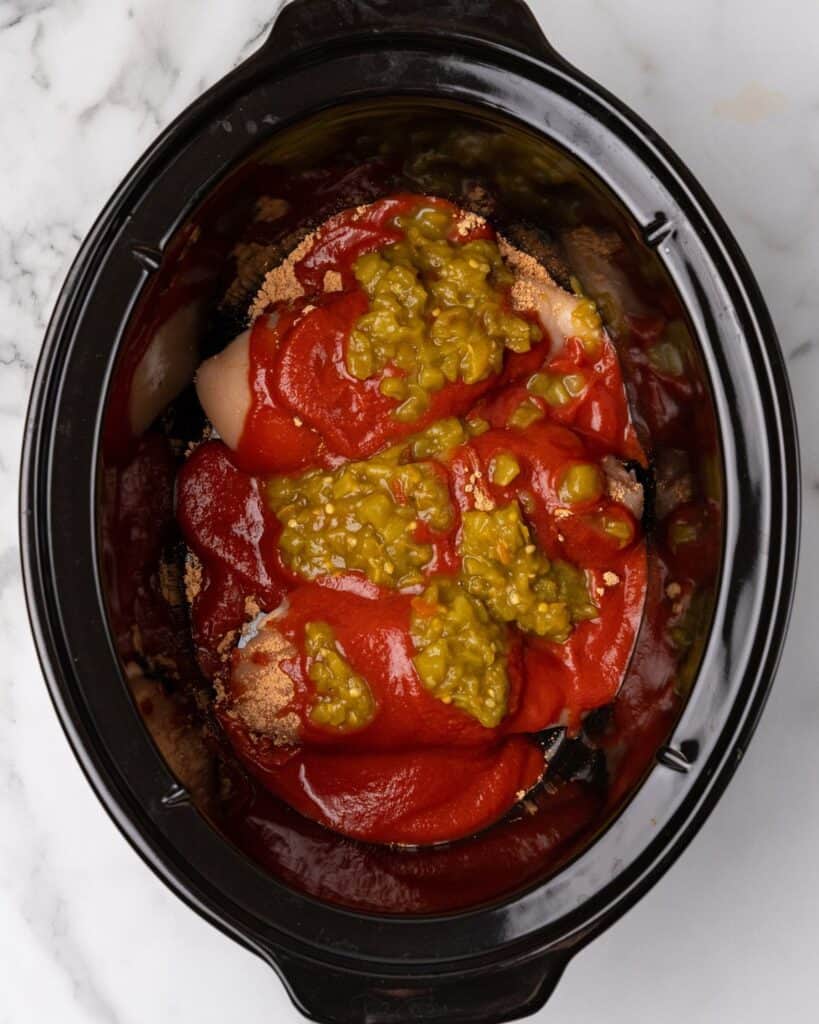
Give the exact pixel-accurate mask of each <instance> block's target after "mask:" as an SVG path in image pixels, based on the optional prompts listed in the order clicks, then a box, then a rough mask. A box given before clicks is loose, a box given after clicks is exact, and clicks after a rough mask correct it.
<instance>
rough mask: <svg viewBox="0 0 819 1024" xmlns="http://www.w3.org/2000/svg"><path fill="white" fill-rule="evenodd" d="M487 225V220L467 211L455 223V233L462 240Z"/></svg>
mask: <svg viewBox="0 0 819 1024" xmlns="http://www.w3.org/2000/svg"><path fill="white" fill-rule="evenodd" d="M485 224H486V220H485V218H483V217H481V216H479V215H478V214H477V213H470V212H469V211H468V210H465V211H464V212H463V213H462V214H461V216H460V217H459V218H458V220H457V221H456V222H455V233H456V234H457V235H459V236H460V237H461V238H466V236H467V235H468V234H470V233H471V232H472V231H474V230H475V229H476V228H481V227H483V226H484V225H485Z"/></svg>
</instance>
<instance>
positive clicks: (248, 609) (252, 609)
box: [245, 597, 262, 619]
mask: <svg viewBox="0 0 819 1024" xmlns="http://www.w3.org/2000/svg"><path fill="white" fill-rule="evenodd" d="M261 610H262V609H261V608H260V607H259V602H258V601H257V600H256V598H255V597H246V598H245V615H246V616H247V618H249V619H255V618H256V616H257V615H259V614H260V612H261Z"/></svg>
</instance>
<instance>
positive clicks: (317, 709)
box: [304, 622, 375, 732]
mask: <svg viewBox="0 0 819 1024" xmlns="http://www.w3.org/2000/svg"><path fill="white" fill-rule="evenodd" d="M304 646H305V653H306V655H307V658H308V668H307V674H308V676H309V677H310V679H311V680H312V681H313V683H315V686H316V700H315V703H314V704H313V706H312V708H311V709H310V720H311V721H312V722H315V723H316V725H323V726H327V727H329V728H333V729H338V730H340V731H343V732H351V731H353V730H355V729H362V728H363V727H364V726H365V725H369V723H370V722H371V721H372V720H373V718H374V716H375V700H374V699H373V695H372V691H371V690H370V686H369V683H368V682H367V680H366V679H365V678H364V677H363V676H360V675H358V674H357V673H355V672H354V671H353V670H352V668H351V667H350V665H349V664H348V662H347V660H346V658H345V657H344V656H343V655H342V653H341V652H340V651H339V649H338V644H337V643H336V637H335V633H334V632H333V629H332V627H331V626H329V625H328V624H327V623H326V622H308V623H307V625H306V626H305V628H304Z"/></svg>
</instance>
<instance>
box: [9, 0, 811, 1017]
mask: <svg viewBox="0 0 819 1024" xmlns="http://www.w3.org/2000/svg"><path fill="white" fill-rule="evenodd" d="M275 5H276V0H242V2H241V3H227V2H226V0H130V2H128V0H0V96H2V104H0V1022H2V1024H31V1022H40V1021H50V1020H59V1021H60V1022H61V1024H90V1022H111V1024H113V1022H115V1021H116V1022H121V1024H143V1022H145V1021H160V1022H163V1024H165V1022H196V1024H207V1022H217V1021H222V1020H224V1019H226V1018H227V1019H235V1020H241V1021H242V1022H243V1024H255V1022H259V1024H262V1022H264V1024H270V1022H271V1021H275V1022H277V1024H280V1022H281V1024H286V1022H290V1021H292V1022H295V1021H297V1020H298V1019H300V1018H298V1016H297V1014H296V1013H295V1011H294V1010H293V1009H292V1008H291V1007H290V1005H289V1003H288V1001H287V999H286V997H285V994H284V991H283V989H282V987H281V985H280V984H279V982H278V981H277V980H276V979H275V977H274V976H273V975H272V973H271V972H270V970H269V969H268V968H266V967H265V966H264V965H263V964H262V963H261V962H259V961H257V960H256V959H254V958H253V957H252V956H250V954H248V953H245V952H244V951H243V950H241V949H240V948H239V947H238V946H236V945H234V944H232V943H231V942H229V941H228V940H227V939H225V938H223V937H222V936H221V935H220V934H218V933H217V932H216V931H215V930H213V929H212V928H211V927H210V926H208V925H206V924H205V923H204V922H202V921H200V920H199V919H198V918H197V917H196V916H194V914H193V913H192V912H191V911H189V910H188V909H187V908H186V907H184V906H183V905H182V904H181V903H180V902H178V901H177V900H176V899H175V898H174V897H173V896H172V895H171V894H170V893H169V892H168V891H167V890H166V889H165V888H164V887H163V886H162V885H161V884H160V883H159V882H158V881H157V880H156V879H155V878H154V877H153V875H152V874H151V873H150V872H149V871H148V869H147V868H146V867H144V865H143V864H142V863H141V861H140V860H139V859H138V858H137V856H136V854H135V853H134V852H133V851H132V850H131V849H130V848H129V847H128V845H127V844H126V843H125V841H124V840H123V839H122V838H121V837H120V835H119V834H118V833H117V832H116V830H115V829H114V827H113V825H112V824H111V823H110V822H109V820H108V818H107V817H106V815H105V814H104V812H103V811H102V809H101V807H100V806H99V805H98V803H97V801H96V799H95V798H94V797H93V795H92V794H91V792H90V790H89V789H88V787H87V785H86V784H85V782H84V780H83V778H82V776H81V774H80V771H79V769H78V767H77V766H76V764H75V763H74V760H73V757H72V756H71V754H70V753H69V750H68V747H67V745H66V743H65V741H64V739H63V737H62V734H61V732H60V730H59V727H58V725H57V722H56V719H55V716H54V714H53V712H52V709H51V706H50V704H49V702H48V699H47V697H46V692H45V688H44V685H43V683H42V681H41V678H40V673H39V669H38V667H37V664H36V661H35V657H34V652H33V649H32V644H31V640H30V638H29V636H28V627H27V622H26V617H25V609H24V605H23V597H22V591H21V583H20V574H19V570H18V562H17V553H16V544H17V527H16V477H17V465H18V455H19V446H20V438H21V432H22V423H23V416H24V411H25V403H26V394H27V391H28V387H29V384H30V381H31V377H32V368H33V365H34V362H35V360H36V358H37V351H38V348H39V345H40V340H41V337H42V334H43V330H44V327H45V324H46V321H47V319H48V316H49V312H50V310H51V307H52V305H53V303H54V300H55V298H56V294H57V291H58V289H59V286H60V283H61V280H62V278H63V276H64V274H65V272H66V270H67V268H68V265H69V263H70V261H71V259H72V258H73V256H74V253H75V251H76V249H77V247H78V245H79V242H80V240H81V238H82V236H83V235H84V233H85V232H86V230H87V229H88V227H89V226H90V224H91V222H92V220H93V218H94V216H95V215H96V213H97V211H98V209H99V208H100V206H101V205H102V203H103V202H104V201H105V200H106V199H107V197H108V195H109V193H110V192H111V190H112V189H113V188H114V186H115V185H116V184H117V183H118V181H119V180H120V178H121V177H122V176H123V175H124V174H125V172H126V171H127V170H128V168H129V166H130V165H131V163H132V162H133V161H134V160H135V158H136V157H137V156H138V155H139V154H140V153H141V151H142V150H143V149H144V148H145V147H146V146H147V145H148V143H149V142H150V141H151V140H152V138H153V137H154V135H155V134H156V133H157V131H158V130H159V129H161V128H162V127H163V126H164V125H165V124H167V122H168V121H169V120H170V119H171V118H172V117H173V116H174V115H175V114H176V113H177V112H178V111H180V110H181V109H182V108H183V107H184V106H185V105H187V103H188V102H189V101H190V100H192V99H193V98H194V97H195V96H196V95H197V94H198V93H199V92H201V91H202V90H203V89H204V88H205V87H206V86H207V85H208V84H210V83H211V82H213V81H215V80H216V79H218V78H219V77H221V75H222V74H223V73H225V72H226V71H227V70H228V69H229V68H230V67H231V66H232V65H233V64H234V63H235V62H237V61H238V60H239V59H240V58H241V57H242V56H243V55H246V54H248V53H250V52H251V51H252V50H253V49H254V48H255V46H256V45H257V44H258V41H259V40H260V38H262V36H263V34H264V31H265V27H266V25H267V24H268V23H269V20H270V18H271V16H272V11H273V9H274V7H275ZM535 6H536V9H537V12H538V14H539V15H540V17H541V19H542V21H543V23H544V24H545V26H546V30H547V33H548V34H549V36H550V37H551V38H552V40H553V41H554V43H555V44H556V45H557V47H558V48H559V49H560V50H562V51H563V52H564V53H565V54H566V55H567V56H568V57H569V58H570V59H572V60H573V61H574V62H575V63H576V64H578V65H579V66H580V67H582V68H584V69H586V70H589V71H591V72H592V73H593V74H594V75H595V76H596V77H597V78H599V80H600V81H602V82H603V83H604V84H605V85H606V86H608V87H609V88H610V89H612V90H613V91H614V92H616V93H618V94H619V95H620V96H622V97H623V98H624V99H625V100H626V101H627V102H629V103H630V104H631V105H632V106H633V107H634V108H636V110H637V111H638V112H639V113H640V114H642V115H643V116H644V117H645V118H646V119H647V120H648V121H649V122H650V123H651V124H653V125H654V126H655V127H656V128H657V129H658V130H659V131H660V132H661V133H662V134H663V135H664V136H665V137H666V138H667V139H668V141H669V142H670V143H671V144H672V145H673V146H674V147H675V148H676V149H677V150H678V151H679V152H680V153H681V154H682V155H683V156H684V158H685V159H686V160H687V162H688V163H689V165H690V166H691V168H692V169H693V170H694V172H695V173H696V175H697V176H698V177H699V178H700V180H701V181H702V182H703V184H704V185H705V186H706V188H707V189H708V191H709V192H710V193H711V195H712V197H713V198H714V199H715V200H716V202H717V204H718V205H719V206H720V207H721V209H722V211H723V212H724V214H725V216H726V218H727V220H728V222H729V224H730V225H731V227H732V228H733V229H734V231H735V233H736V234H737V236H738V238H739V240H740V243H741V244H742V245H743V247H744V249H745V252H746V254H747V255H748V257H749V259H750V262H751V264H752V266H753V267H754V269H755V271H756V273H757V275H758V278H759V281H760V283H761V285H762V289H763V291H764V293H765V295H766V297H767V300H768V302H769V304H770V307H771V311H772V313H773V316H774V319H775V321H776V323H777V326H778V329H779V332H780V336H781V339H782V344H783V347H784V349H785V352H786V354H787V356H788V365H789V368H790V370H791V375H792V381H793V387H794V393H795V397H796V403H797V406H798V412H799V419H800V426H801V432H802V444H803V460H804V462H803V473H804V480H805V530H804V540H803V557H802V571H801V574H800V580H799V590H798V595H797V600H796V607H795V611H794V617H793V624H792V628H791V633H790V637H789V639H788V643H787V647H786V651H785V656H784V659H783V663H782V667H781V669H780V672H779V678H778V681H777V685H776V686H775V688H774V691H773V695H772V697H771V700H770V704H769V706H768V710H767V711H766V714H765V716H764V718H763V721H762V724H761V726H760V728H759V732H758V735H757V737H756V739H755V741H754V743H753V744H752V746H751V748H750V751H749V753H748V755H747V756H746V758H745V761H744V763H743V765H742V767H741V770H740V772H739V774H738V776H737V778H736V780H735V781H734V783H733V784H732V786H731V788H730V789H729V791H728V792H727V794H726V795H725V797H724V798H723V800H722V801H721V803H720V804H719V806H718V808H717V810H716V811H715V813H714V814H713V815H712V817H711V819H710V820H709V822H708V824H707V825H706V827H705V828H704V829H703V831H702V832H701V833H700V835H699V836H698V837H697V839H696V840H695V842H694V843H693V845H692V847H691V848H690V849H689V850H688V851H687V852H686V853H685V854H684V856H683V857H682V859H681V861H679V862H678V864H677V865H676V866H675V867H674V868H673V869H672V871H671V872H670V874H669V875H668V876H667V877H666V878H665V879H664V880H663V882H662V883H661V884H660V885H659V886H658V887H657V888H655V889H654V890H653V892H652V893H651V894H650V895H649V896H648V897H647V898H645V899H644V900H643V901H642V902H641V903H640V904H639V906H638V907H637V908H636V909H634V910H633V911H632V912H631V913H629V914H628V915H627V917H626V918H625V919H624V920H622V921H621V922H620V923H619V924H617V925H616V926H615V927H614V928H612V929H611V930H610V931H609V932H608V933H607V934H606V935H605V936H604V937H602V938H601V939H599V940H598V941H597V942H595V943H594V944H593V945H592V946H591V947H590V948H589V949H588V950H587V951H586V952H585V953H583V954H582V955H581V956H580V957H578V958H577V960H576V961H575V962H574V963H573V964H572V966H571V967H570V969H569V971H568V973H567V975H566V976H565V978H564V980H563V982H562V983H561V985H560V987H559V988H558V991H557V994H556V995H555V997H554V999H553V1000H552V1002H551V1003H550V1004H549V1006H548V1007H547V1009H546V1010H545V1011H544V1012H543V1013H542V1015H541V1017H539V1018H538V1019H542V1020H543V1021H549V1020H554V1021H561V1022H562V1024H585V1022H588V1021H591V1020H596V1019H599V1018H603V1017H604V1018H605V1019H606V1021H607V1024H626V1022H628V1024H634V1022H635V1021H637V1022H643V1021H648V1020H654V1019H661V1020H663V1021H665V1022H667V1024H677V1022H680V1024H682V1022H684V1021H685V1022H690V1021H694V1022H696V1024H726V1022H728V1024H730V1022H733V1021H740V1020H742V1021H743V1022H744V1024H748V1022H750V1024H754V1022H762V1021H769V1020H782V1019H786V1018H787V1017H790V1016H799V1017H800V1019H803V1020H809V1019H813V1018H814V1016H815V1013H816V1011H815V1004H816V998H815V992H814V981H815V973H816V949H817V946H818V945H819V914H817V906H819V866H817V865H819V742H817V739H818V738H819V680H817V672H816V661H817V643H816V637H817V630H816V626H815V618H816V608H817V606H818V605H819V537H818V536H817V529H816V527H817V510H819V442H817V431H818V430H819V417H817V411H816V410H817V408H818V406H817V402H816V392H817V388H819V344H817V324H816V322H817V315H818V314H819V304H817V301H816V294H817V286H816V274H817V267H819V76H818V75H817V71H816V52H817V50H816V39H817V34H819V6H817V4H816V3H815V0H779V2H777V3H774V2H773V0H759V2H756V3H753V4H750V3H747V2H745V0H717V2H715V0H686V2H685V3H682V2H679V0H677V2H669V3H654V2H651V0H617V2H616V3H615V2H614V0H571V2H564V3H561V4H558V3H547V2H540V3H537V4H536V5H535ZM759 808H764V812H760V810H759Z"/></svg>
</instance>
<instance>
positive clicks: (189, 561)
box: [185, 551, 202, 604]
mask: <svg viewBox="0 0 819 1024" xmlns="http://www.w3.org/2000/svg"><path fill="white" fill-rule="evenodd" d="M201 589H202V563H201V562H200V561H199V559H198V558H197V557H196V555H195V554H194V553H193V552H192V551H189V552H188V556H187V558H186V559H185V598H186V600H187V602H188V604H193V602H194V600H195V599H196V598H197V597H198V596H199V592H200V591H201Z"/></svg>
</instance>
